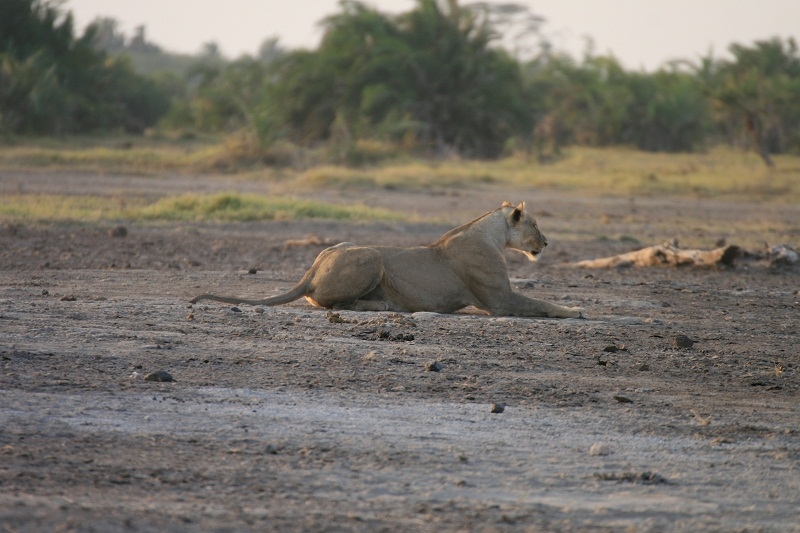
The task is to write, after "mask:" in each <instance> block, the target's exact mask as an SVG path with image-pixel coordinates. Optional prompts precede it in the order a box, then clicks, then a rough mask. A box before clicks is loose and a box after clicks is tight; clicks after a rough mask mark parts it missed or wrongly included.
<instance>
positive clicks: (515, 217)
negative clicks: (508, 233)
mask: <svg viewBox="0 0 800 533" xmlns="http://www.w3.org/2000/svg"><path fill="white" fill-rule="evenodd" d="M520 205H522V204H520ZM522 207H523V209H524V207H525V206H522ZM520 218H522V209H520V208H519V207H515V208H514V212H513V213H511V220H513V221H514V222H519V219H520Z"/></svg>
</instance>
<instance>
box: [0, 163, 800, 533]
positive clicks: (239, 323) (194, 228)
mask: <svg viewBox="0 0 800 533" xmlns="http://www.w3.org/2000/svg"><path fill="white" fill-rule="evenodd" d="M269 189H270V186H269V185H268V184H263V183H259V182H258V181H246V182H244V181H232V180H231V179H230V178H222V177H191V178H189V177H165V178H136V177H123V176H72V175H66V174H42V173H32V174H3V175H0V194H9V193H13V192H18V191H27V192H35V191H47V192H68V193H73V194H82V193H87V192H92V193H99V194H105V193H108V194H118V193H120V192H124V193H126V194H128V193H129V194H147V195H155V196H157V195H159V194H167V193H172V192H180V191H186V190H202V191H213V190H250V191H256V192H268V191H269ZM315 197H317V198H321V199H327V200H331V201H339V202H345V203H346V202H350V201H354V200H358V201H363V202H366V203H371V204H374V205H379V206H382V207H391V208H393V209H398V210H403V211H406V212H408V213H412V214H415V215H418V216H419V217H421V219H425V220H433V221H434V222H419V223H415V222H408V223H372V224H356V223H342V222H330V221H299V222H261V223H247V224H208V223H197V224H186V223H181V224H149V225H144V224H140V223H134V222H130V221H120V222H119V223H107V224H98V225H92V224H89V225H49V226H31V225H21V224H16V225H6V226H4V227H0V530H3V531H166V530H169V531H200V530H204V531H205V530H207V531H248V530H253V531H315V530H316V531H344V530H348V531H349V530H352V531H369V532H373V531H452V530H462V531H575V530H581V531H700V530H706V531H800V427H799V426H800V401H799V400H800V372H799V371H800V348H799V347H798V338H800V337H798V335H799V334H800V302H799V300H800V296H799V295H798V290H800V271H798V269H797V268H794V269H792V268H785V269H773V268H769V267H767V266H766V265H764V264H762V263H761V262H759V261H755V260H749V261H745V260H740V261H739V262H738V263H737V267H736V268H734V269H732V270H692V269H659V268H655V269H630V268H629V269H621V270H582V269H572V268H567V267H565V263H567V262H571V261H578V260H581V259H589V258H594V257H601V256H607V255H612V254H615V253H621V252H626V251H630V250H631V249H634V248H635V247H636V246H637V245H640V246H644V245H650V244H656V243H658V242H660V241H662V240H665V239H671V238H678V239H680V240H681V242H682V243H686V244H689V245H695V246H711V245H713V244H714V243H715V242H716V241H717V240H718V239H721V238H724V239H726V240H727V241H728V242H731V243H736V244H742V245H744V246H753V245H755V243H760V242H770V243H772V244H775V243H777V242H789V244H793V245H794V246H795V247H797V245H798V244H800V243H798V241H800V207H794V206H768V207H765V206H763V205H758V204H733V203H729V202H724V201H714V200H709V199H696V200H686V199H682V200H676V199H636V200H632V199H629V198H621V199H620V198H593V199H591V200H590V199H585V198H576V197H572V196H568V195H564V194H559V193H557V192H547V193H537V192H535V191H507V190H498V189H490V188H487V189H484V190H481V191H463V190H461V191H428V192H425V193H408V192H398V191H384V192H373V191H370V192H362V193H319V194H315ZM504 199H509V200H511V201H517V200H527V201H528V204H529V208H530V209H531V210H532V211H533V212H534V213H536V214H537V215H538V218H539V223H540V226H541V228H542V230H543V231H544V232H545V233H546V234H547V236H548V238H549V240H550V242H551V245H550V246H549V247H548V250H547V252H546V253H545V254H543V256H542V258H541V260H540V261H538V262H536V263H529V262H527V261H525V260H523V258H521V257H518V256H514V255H509V273H510V276H511V277H512V280H513V283H514V286H515V288H516V290H519V291H520V292H522V293H524V294H528V295H531V296H534V297H537V298H543V299H550V300H554V301H559V302H562V303H565V304H568V305H580V306H582V307H585V308H586V310H587V314H588V317H589V318H588V319H586V320H536V319H534V320H530V319H510V318H496V317H488V316H482V315H480V314H478V313H476V312H474V310H472V311H470V310H466V311H465V312H464V313H460V314H456V315H448V316H443V315H432V314H414V315H393V314H387V313H354V312H341V313H339V314H338V315H337V316H332V317H329V316H328V315H327V314H326V312H325V311H322V310H316V309H313V308H311V307H310V306H309V305H308V304H306V303H305V302H303V301H298V302H295V303H293V304H290V305H286V306H282V307H276V308H268V309H264V308H252V307H249V306H240V307H239V308H235V309H234V308H232V306H230V305H224V304H216V303H208V304H206V303H202V304H198V305H196V306H194V308H191V307H190V306H188V304H187V302H188V300H189V299H190V298H191V297H192V296H194V295H195V294H197V293H199V292H206V291H208V292H216V293H223V294H231V295H241V296H250V297H257V296H265V295H272V294H275V293H277V292H279V291H281V290H284V289H286V288H288V287H290V286H291V285H292V284H293V282H294V281H296V280H297V279H299V277H300V275H301V274H302V273H303V272H304V270H305V269H306V268H307V267H308V266H309V265H310V263H311V261H312V260H313V258H314V257H315V255H316V254H317V253H319V251H320V250H321V249H322V248H323V246H321V245H305V246H295V247H288V248H287V247H285V243H286V241H288V240H293V239H302V238H304V237H306V236H308V235H315V236H317V237H319V238H320V239H321V240H324V241H332V242H338V241H343V240H349V241H354V242H358V243H363V244H374V243H396V244H408V245H413V244H421V243H425V242H429V241H431V240H433V239H435V238H436V237H437V236H438V235H439V234H441V233H442V232H444V231H445V230H446V229H449V228H450V227H452V226H453V225H455V224H458V223H461V222H465V221H468V220H470V219H471V218H474V217H475V216H477V215H479V214H481V213H482V212H485V211H488V210H489V209H492V208H494V207H495V206H496V205H499V203H500V202H501V201H502V200H504ZM425 217H433V218H425ZM743 220H745V221H747V220H751V221H753V223H752V224H743V223H742V221H743ZM118 225H123V226H124V227H125V228H126V235H125V236H112V234H113V231H111V230H113V229H114V228H115V227H116V226H118ZM250 269H255V270H257V272H256V273H255V274H250V273H248V271H249V270H250ZM680 336H685V337H688V338H689V339H691V341H693V343H692V346H691V347H686V345H687V344H688V343H687V342H686V340H685V339H683V338H682V337H680ZM433 362H437V363H438V365H436V366H435V369H438V371H436V370H432V369H431V366H432V365H431V363H433ZM159 370H161V371H165V372H168V373H169V374H170V375H171V376H172V377H173V378H174V381H172V382H154V381H147V380H145V379H144V377H145V376H146V375H147V374H149V373H151V372H155V371H159ZM492 404H504V405H505V409H504V411H503V412H502V413H493V412H491V410H492V409H491V407H492Z"/></svg>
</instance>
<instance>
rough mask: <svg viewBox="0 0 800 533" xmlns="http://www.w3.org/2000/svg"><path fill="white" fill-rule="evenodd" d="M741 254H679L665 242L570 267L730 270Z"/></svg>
mask: <svg viewBox="0 0 800 533" xmlns="http://www.w3.org/2000/svg"><path fill="white" fill-rule="evenodd" d="M740 253H741V250H740V248H739V247H738V246H735V245H732V244H731V245H728V246H723V247H721V248H715V249H713V250H682V249H680V248H678V246H677V245H676V244H673V243H669V242H665V243H664V244H659V245H656V246H649V247H647V248H642V249H641V250H636V251H634V252H628V253H626V254H620V255H615V256H612V257H604V258H601V259H588V260H586V261H578V262H577V263H572V266H574V267H576V268H625V267H634V266H635V267H652V266H674V267H683V266H694V267H719V266H724V267H731V266H733V261H734V259H736V258H737V257H739V255H740Z"/></svg>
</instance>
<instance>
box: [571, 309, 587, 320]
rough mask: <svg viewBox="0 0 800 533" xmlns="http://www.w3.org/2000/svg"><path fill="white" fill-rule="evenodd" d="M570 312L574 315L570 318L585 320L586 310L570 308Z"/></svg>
mask: <svg viewBox="0 0 800 533" xmlns="http://www.w3.org/2000/svg"><path fill="white" fill-rule="evenodd" d="M570 311H572V312H573V313H574V315H573V316H571V317H570V318H586V309H584V308H583V307H572V308H570Z"/></svg>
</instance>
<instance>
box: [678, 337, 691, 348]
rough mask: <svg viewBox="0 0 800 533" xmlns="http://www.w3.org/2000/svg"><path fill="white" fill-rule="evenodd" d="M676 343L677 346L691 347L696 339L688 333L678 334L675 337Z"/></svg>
mask: <svg viewBox="0 0 800 533" xmlns="http://www.w3.org/2000/svg"><path fill="white" fill-rule="evenodd" d="M674 345H675V348H691V347H692V346H693V345H694V341H693V340H692V339H690V338H689V337H687V336H686V335H678V336H677V337H675V341H674Z"/></svg>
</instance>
